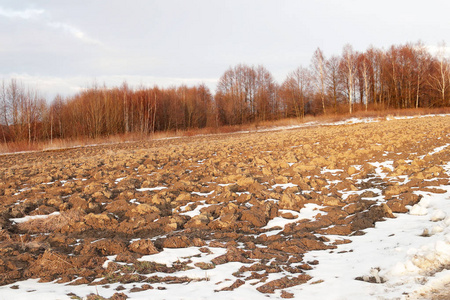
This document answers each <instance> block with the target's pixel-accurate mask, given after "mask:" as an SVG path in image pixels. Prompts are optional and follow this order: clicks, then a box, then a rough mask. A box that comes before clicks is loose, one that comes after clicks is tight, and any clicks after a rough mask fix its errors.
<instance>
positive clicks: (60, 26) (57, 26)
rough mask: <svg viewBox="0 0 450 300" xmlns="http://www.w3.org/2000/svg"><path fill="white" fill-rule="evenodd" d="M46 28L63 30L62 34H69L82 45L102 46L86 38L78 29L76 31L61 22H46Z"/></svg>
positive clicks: (97, 41) (100, 43)
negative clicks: (82, 43)
mask: <svg viewBox="0 0 450 300" xmlns="http://www.w3.org/2000/svg"><path fill="white" fill-rule="evenodd" d="M47 26H49V27H52V28H55V29H60V30H63V31H64V32H67V33H69V34H70V35H72V36H73V37H74V38H76V39H78V40H80V41H82V42H84V43H87V44H93V45H98V46H103V43H102V42H100V41H99V40H96V39H93V38H91V37H89V36H87V35H86V34H85V33H84V32H83V31H81V30H80V29H78V28H76V27H74V26H72V25H69V24H66V23H62V22H47Z"/></svg>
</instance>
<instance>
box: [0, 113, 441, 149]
mask: <svg viewBox="0 0 450 300" xmlns="http://www.w3.org/2000/svg"><path fill="white" fill-rule="evenodd" d="M431 114H450V108H446V107H441V108H419V109H389V110H377V109H373V108H372V109H371V110H368V111H365V110H364V108H363V107H359V108H358V110H356V112H354V113H353V114H351V115H350V114H348V113H333V112H330V113H328V114H325V115H317V116H312V115H307V116H305V117H304V118H282V119H278V120H273V121H258V122H253V123H248V124H241V125H233V126H219V127H205V128H198V129H188V130H178V131H162V132H155V133H153V134H141V133H127V134H118V135H112V136H106V137H101V138H96V139H91V138H79V139H53V140H52V141H49V140H48V141H38V142H31V143H29V142H28V141H18V142H8V143H0V153H2V154H5V153H16V152H25V151H57V150H61V149H68V148H74V147H84V146H88V145H91V146H92V145H100V144H102V145H104V144H116V143H124V142H133V141H145V140H159V139H169V138H178V137H191V136H198V135H210V134H229V133H236V132H240V131H254V130H258V129H264V128H271V127H278V126H292V125H299V124H304V123H308V122H318V123H326V122H337V121H342V120H345V119H348V118H385V117H387V116H414V115H431Z"/></svg>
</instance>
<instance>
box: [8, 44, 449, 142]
mask: <svg viewBox="0 0 450 300" xmlns="http://www.w3.org/2000/svg"><path fill="white" fill-rule="evenodd" d="M444 50H445V45H441V46H440V48H439V50H438V51H437V52H436V53H434V54H432V53H430V51H428V49H427V48H426V47H425V46H424V45H423V44H422V43H420V42H418V43H414V44H411V43H408V44H404V45H393V46H391V47H390V48H389V49H387V50H384V49H378V48H375V47H370V48H369V49H367V50H366V51H365V52H358V51H355V50H354V49H353V47H352V46H351V45H346V46H344V47H343V50H342V53H341V54H340V55H332V56H330V57H326V56H325V55H324V53H323V52H322V50H321V49H320V48H317V50H316V51H315V52H314V54H313V56H312V58H311V62H310V65H309V66H299V67H297V68H296V69H295V70H293V71H292V72H290V73H289V74H288V75H287V77H286V79H285V80H284V81H283V82H282V83H281V84H279V83H277V82H276V81H275V79H274V78H273V76H272V74H271V73H270V72H269V71H268V70H267V69H266V68H265V67H264V66H248V65H245V64H239V65H236V66H234V67H230V68H229V69H228V70H226V71H225V72H224V73H223V75H222V76H221V77H220V79H219V81H218V84H217V88H216V91H215V94H214V95H213V93H212V92H211V91H210V90H209V88H208V87H206V86H205V85H204V84H199V85H197V86H193V87H188V86H185V85H181V86H178V87H176V86H174V87H169V88H159V87H157V86H154V87H151V88H149V87H144V86H140V87H137V88H131V87H129V86H128V85H127V83H126V82H125V83H123V84H122V85H121V86H119V87H115V88H106V87H105V86H99V85H97V84H94V85H93V86H91V87H89V88H87V89H85V90H83V91H81V92H79V93H78V94H76V95H73V96H69V97H61V96H56V97H55V99H54V100H53V101H52V102H51V103H48V102H47V101H46V100H45V99H44V98H43V97H42V96H41V95H40V93H39V91H37V90H33V89H31V88H29V87H25V86H24V85H23V84H21V83H20V82H18V81H17V80H14V79H12V80H10V81H9V82H5V81H2V82H1V84H0V128H1V132H0V134H1V139H2V141H3V142H14V141H27V142H28V143H32V142H36V141H42V140H52V139H55V138H60V139H66V138H69V139H72V138H73V139H76V138H84V137H89V138H98V137H102V136H110V135H116V134H127V133H141V134H150V133H154V132H157V131H176V130H187V129H191V128H203V127H217V126H222V125H239V124H244V123H249V122H260V121H269V120H276V119H280V118H292V117H295V118H300V119H301V118H304V117H305V116H306V115H319V114H339V113H350V114H351V113H353V112H354V111H355V110H389V109H402V108H433V107H448V106H450V89H449V87H450V63H449V58H448V57H447V56H446V54H445V51H444Z"/></svg>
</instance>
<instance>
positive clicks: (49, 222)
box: [18, 209, 85, 233]
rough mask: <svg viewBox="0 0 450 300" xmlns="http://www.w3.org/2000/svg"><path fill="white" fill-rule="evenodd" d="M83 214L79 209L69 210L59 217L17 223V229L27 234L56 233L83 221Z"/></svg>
mask: <svg viewBox="0 0 450 300" xmlns="http://www.w3.org/2000/svg"><path fill="white" fill-rule="evenodd" d="M84 215H85V213H84V212H83V211H81V210H79V209H71V210H67V211H63V212H61V214H59V215H53V216H49V217H48V218H44V219H33V220H29V221H27V222H23V223H19V224H18V228H19V229H20V230H22V231H26V232H28V233H43V232H56V231H59V230H61V228H63V227H64V226H67V225H69V224H71V223H74V222H79V221H81V220H82V219H83V217H84Z"/></svg>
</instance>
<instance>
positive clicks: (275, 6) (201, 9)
mask: <svg viewBox="0 0 450 300" xmlns="http://www.w3.org/2000/svg"><path fill="white" fill-rule="evenodd" d="M449 12H450V1H447V0H441V1H435V0H427V1H423V0H421V1H416V0H412V1H411V0H410V1H396V0H377V1H362V0H322V1H320V0H316V1H314V0H310V1H300V0H297V1H294V0H293V1H288V0H277V1H267V0H254V1H249V0H239V1H237V0H236V1H234V0H233V1H229V0H227V1H224V0H221V1H214V0H164V1H163V0H161V1H151V0H147V1H144V0H140V1H137V0H136V1H133V0H127V1H125V0H120V1H119V0H97V1H87V0H76V1H75V0H72V1H68V0H67V1H61V0H46V1H43V0H42V1H37V0H36V1H31V0H20V1H17V0H0V78H1V79H6V80H8V79H10V78H17V79H19V80H20V81H22V82H24V83H25V84H27V85H31V86H33V87H35V88H38V89H39V90H40V91H41V92H42V94H43V95H44V96H45V97H46V98H48V99H49V100H51V99H52V98H53V97H54V96H55V95H56V93H61V94H62V95H73V94H75V93H77V92H78V91H80V89H82V88H86V87H89V86H92V84H93V82H97V83H98V84H100V85H103V83H105V84H106V85H107V86H117V85H120V84H121V83H122V82H123V81H124V80H126V81H127V82H128V83H129V84H130V85H131V86H134V87H137V86H139V85H141V84H142V85H145V86H153V85H155V84H157V85H159V86H170V85H180V84H187V85H194V84H198V83H202V82H204V83H205V84H207V85H208V86H209V87H210V88H211V89H212V91H213V92H214V90H215V87H216V82H217V80H218V78H219V77H220V76H221V75H222V74H223V72H224V71H225V70H226V69H228V68H229V67H230V66H234V65H236V64H239V63H245V64H248V65H259V64H261V65H264V66H265V67H266V68H267V69H268V70H269V71H270V72H271V73H272V74H273V75H274V77H275V79H276V80H277V81H278V82H280V83H281V82H282V81H283V80H284V78H285V76H286V75H287V74H288V73H289V72H290V71H292V70H294V69H295V68H297V67H298V66H300V65H303V66H309V64H310V60H311V57H312V54H313V52H314V51H315V50H316V49H317V47H320V48H321V49H322V50H323V52H324V54H325V56H326V57H329V56H331V55H339V54H340V53H341V52H342V48H343V46H344V45H345V44H347V43H349V44H351V45H352V46H353V47H354V49H355V50H357V51H364V50H366V49H367V48H368V47H369V46H370V45H373V46H375V47H377V48H385V49H386V48H388V47H389V46H391V45H393V44H395V45H398V44H404V43H407V42H417V41H419V40H421V41H422V42H423V43H424V44H426V45H431V46H437V45H438V43H440V42H442V41H445V40H447V41H448V42H450V41H449V40H450V39H449V35H450V18H449Z"/></svg>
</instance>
